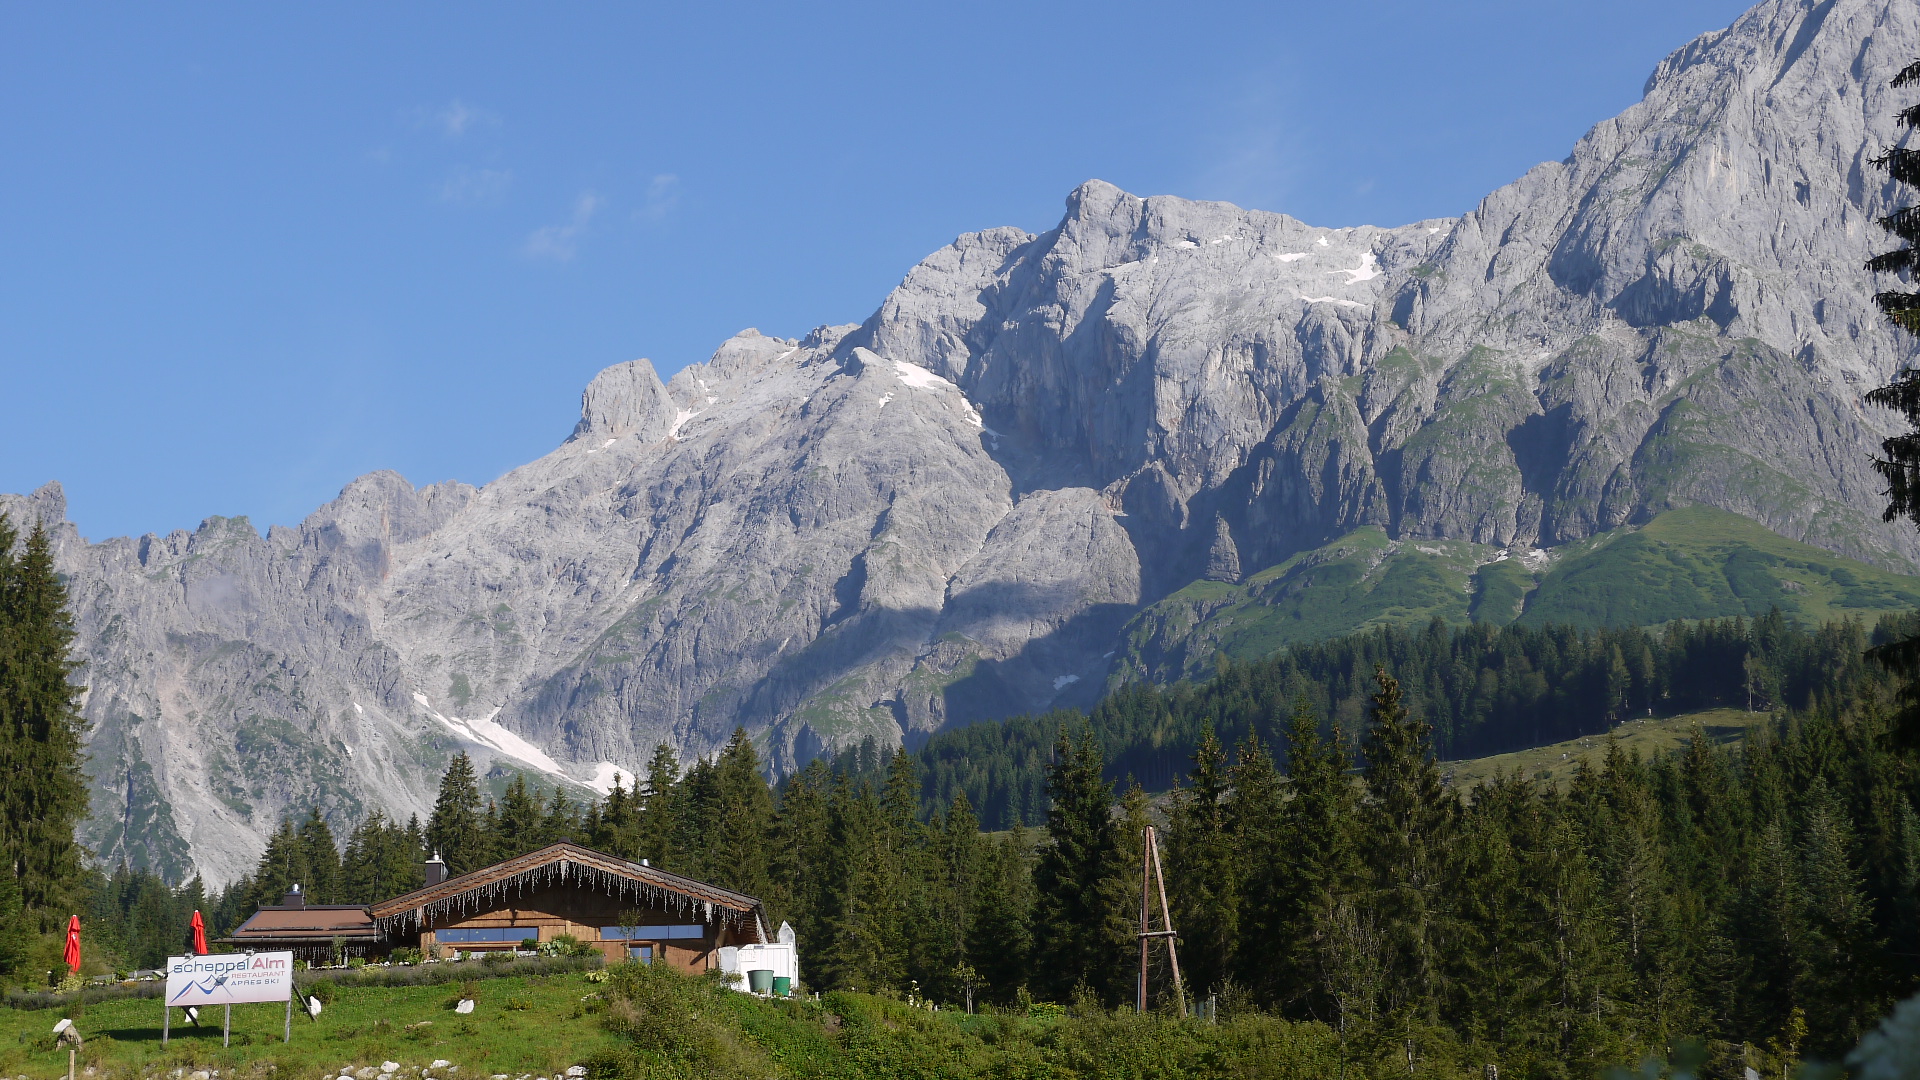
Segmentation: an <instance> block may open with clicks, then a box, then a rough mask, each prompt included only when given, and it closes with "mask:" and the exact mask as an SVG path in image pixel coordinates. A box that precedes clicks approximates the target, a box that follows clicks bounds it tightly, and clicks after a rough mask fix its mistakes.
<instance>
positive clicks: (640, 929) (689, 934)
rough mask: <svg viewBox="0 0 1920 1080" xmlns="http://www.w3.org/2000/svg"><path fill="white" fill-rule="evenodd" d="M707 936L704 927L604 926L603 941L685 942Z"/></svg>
mask: <svg viewBox="0 0 1920 1080" xmlns="http://www.w3.org/2000/svg"><path fill="white" fill-rule="evenodd" d="M706 936H707V928H706V927H704V926H603V927H601V928H600V940H601V941H622V940H626V941H684V940H686V939H688V938H703V937H706Z"/></svg>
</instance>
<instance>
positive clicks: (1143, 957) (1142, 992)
mask: <svg viewBox="0 0 1920 1080" xmlns="http://www.w3.org/2000/svg"><path fill="white" fill-rule="evenodd" d="M1149 883H1151V884H1152V885H1153V886H1154V888H1155V889H1156V890H1157V891H1158V892H1159V894H1160V925H1161V927H1162V929H1159V930H1155V929H1154V928H1153V919H1152V914H1151V910H1152V909H1151V908H1150V907H1149V906H1148V905H1149V902H1150V899H1151V894H1150V893H1149V892H1148V891H1147V886H1148V884H1149ZM1179 936H1180V935H1179V933H1178V932H1177V931H1175V930H1174V928H1173V912H1172V911H1171V910H1170V909H1169V908H1168V907H1167V882H1166V877H1165V876H1164V874H1163V873H1162V872H1161V869H1160V840H1159V838H1158V836H1157V835H1156V833H1155V830H1154V827H1153V826H1151V825H1149V826H1147V828H1146V832H1145V834H1144V835H1143V836H1142V837H1141V844H1140V982H1139V985H1138V987H1137V994H1136V996H1135V1003H1134V1004H1135V1008H1136V1009H1138V1010H1139V1011H1140V1012H1142V1013H1144V1012H1146V1011H1147V946H1148V944H1149V943H1151V942H1152V941H1153V939H1154V938H1164V939H1165V940H1166V942H1167V964H1168V966H1169V967H1171V968H1172V969H1173V993H1174V996H1175V997H1177V998H1179V1000H1180V1011H1181V1012H1182V1013H1184V1012H1186V1006H1187V992H1186V988H1185V987H1184V986H1182V985H1181V983H1180V954H1179V950H1178V949H1177V948H1176V947H1175V946H1174V939H1175V938H1177V937H1179Z"/></svg>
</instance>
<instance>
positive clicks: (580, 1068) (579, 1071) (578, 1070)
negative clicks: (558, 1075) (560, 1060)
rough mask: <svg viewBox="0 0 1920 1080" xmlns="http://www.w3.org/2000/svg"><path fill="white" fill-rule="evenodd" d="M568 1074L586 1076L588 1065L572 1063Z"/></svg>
mask: <svg viewBox="0 0 1920 1080" xmlns="http://www.w3.org/2000/svg"><path fill="white" fill-rule="evenodd" d="M567 1075H568V1076H576V1077H577V1076H585V1075H587V1067H586V1066H585V1065H572V1066H569V1067H568V1068H567Z"/></svg>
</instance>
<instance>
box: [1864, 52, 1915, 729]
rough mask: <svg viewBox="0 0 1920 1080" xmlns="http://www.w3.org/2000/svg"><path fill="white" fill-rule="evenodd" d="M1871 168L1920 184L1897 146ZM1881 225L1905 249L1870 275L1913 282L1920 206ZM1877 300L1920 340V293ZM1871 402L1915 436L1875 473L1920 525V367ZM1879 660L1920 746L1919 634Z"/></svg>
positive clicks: (1894, 505)
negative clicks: (1898, 684)
mask: <svg viewBox="0 0 1920 1080" xmlns="http://www.w3.org/2000/svg"><path fill="white" fill-rule="evenodd" d="M1915 83H1920V60H1916V61H1914V62H1913V63H1911V64H1909V65H1907V66H1906V67H1905V68H1902V69H1901V70H1900V73H1899V74H1897V75H1895V76H1894V77H1893V82H1892V85H1893V87H1894V88H1896V89H1898V88H1901V87H1905V86H1909V85H1912V84H1915ZM1898 122H1899V124H1900V125H1901V126H1902V127H1904V128H1907V129H1908V130H1912V129H1914V128H1916V127H1920V105H1910V106H1908V107H1907V108H1905V109H1903V110H1901V112H1900V114H1899V116H1898ZM1871 164H1873V165H1875V166H1877V167H1879V168H1881V169H1884V170H1886V173H1887V175H1888V177H1889V178H1891V179H1892V180H1893V181H1894V182H1895V183H1899V184H1906V185H1908V186H1914V185H1920V150H1915V149H1913V148H1910V147H1904V146H1890V147H1887V148H1886V149H1884V150H1883V151H1882V152H1881V154H1880V156H1879V157H1876V158H1873V159H1872V161H1871ZM1879 224H1880V227H1881V228H1883V229H1885V230H1886V231H1888V232H1890V233H1892V234H1893V235H1894V236H1896V237H1898V238H1899V239H1900V240H1902V241H1904V242H1905V245H1906V246H1904V247H1900V248H1896V249H1895V250H1893V251H1889V252H1886V253H1884V254H1880V255H1875V256H1874V257H1873V258H1872V259H1871V260H1869V261H1868V262H1867V269H1868V270H1870V271H1872V272H1873V273H1876V274H1898V275H1900V276H1901V277H1902V279H1910V277H1911V275H1912V273H1913V271H1914V270H1916V269H1920V262H1916V256H1915V248H1914V243H1915V242H1916V240H1920V205H1914V206H1906V207H1903V208H1901V209H1899V210H1896V211H1894V212H1893V213H1891V214H1888V215H1887V216H1885V217H1883V218H1881V219H1880V222H1879ZM1873 300H1874V303H1875V304H1877V305H1878V306H1879V308H1880V311H1881V312H1882V313H1883V314H1884V315H1885V316H1886V317H1887V321H1888V322H1891V323H1892V324H1893V325H1894V326H1896V327H1899V328H1900V329H1902V330H1905V331H1906V332H1907V333H1909V334H1920V292H1914V291H1910V290H1905V289H1883V290H1881V291H1880V292H1877V293H1875V294H1874V297H1873ZM1866 400H1867V403H1868V404H1870V405H1878V406H1881V407H1882V408H1887V409H1892V410H1894V411H1895V412H1898V413H1899V414H1900V415H1901V417H1902V418H1903V419H1905V420H1906V422H1907V427H1908V429H1909V430H1907V431H1905V432H1903V433H1901V434H1898V435H1893V436H1890V437H1888V438H1887V439H1885V440H1884V441H1882V442H1881V444H1880V451H1881V454H1882V455H1883V456H1881V457H1878V458H1875V459H1874V460H1873V468H1874V471H1875V472H1877V473H1879V474H1880V476H1881V478H1882V479H1884V480H1886V482H1887V491H1886V496H1887V510H1886V514H1885V518H1886V520H1888V521H1892V520H1893V519H1895V518H1897V517H1905V518H1907V519H1908V520H1909V521H1912V522H1913V523H1914V524H1915V525H1917V526H1920V430H1916V429H1920V368H1914V367H1907V368H1903V369H1901V370H1900V371H1899V372H1898V373H1897V374H1895V375H1894V378H1893V381H1892V382H1890V383H1888V384H1886V385H1885V386H1880V387H1876V388H1874V389H1872V390H1869V391H1868V392H1867V395H1866ZM1873 655H1874V657H1875V658H1876V659H1878V660H1879V661H1880V662H1881V663H1882V664H1884V665H1885V666H1886V667H1887V668H1889V669H1890V670H1892V671H1893V672H1894V673H1896V674H1897V675H1899V676H1900V677H1901V678H1902V679H1903V680H1904V681H1905V685H1904V686H1903V687H1902V688H1901V691H1900V704H1901V709H1900V713H1899V717H1898V721H1897V723H1896V725H1895V729H1894V738H1895V739H1896V740H1897V741H1899V742H1901V743H1903V744H1905V745H1907V746H1920V635H1915V634H1908V635H1904V636H1902V637H1900V638H1898V639H1896V640H1894V641H1891V642H1887V643H1885V644H1883V645H1880V646H1878V647H1876V648H1875V649H1874V650H1873Z"/></svg>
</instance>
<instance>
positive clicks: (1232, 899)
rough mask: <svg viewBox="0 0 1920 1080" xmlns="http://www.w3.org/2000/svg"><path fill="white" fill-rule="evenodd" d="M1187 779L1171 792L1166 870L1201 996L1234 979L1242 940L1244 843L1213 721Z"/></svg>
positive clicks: (1190, 972)
mask: <svg viewBox="0 0 1920 1080" xmlns="http://www.w3.org/2000/svg"><path fill="white" fill-rule="evenodd" d="M1189 779H1190V780H1191V781H1192V786H1191V787H1187V788H1176V789H1175V790H1174V794H1173V808H1172V811H1171V813H1170V814H1169V820H1168V825H1167V845H1166V846H1167V848H1168V851H1167V869H1168V871H1169V872H1170V873H1171V875H1172V879H1173V880H1172V881H1171V882H1170V891H1171V893H1172V894H1173V895H1172V900H1173V903H1174V926H1175V927H1177V928H1178V929H1179V931H1180V943H1181V949H1180V952H1181V956H1182V959H1183V960H1184V961H1185V964H1184V965H1183V966H1184V967H1185V969H1186V970H1185V972H1184V974H1185V975H1186V977H1187V981H1188V983H1189V984H1190V986H1191V988H1192V992H1193V994H1194V995H1195V996H1196V997H1200V996H1204V995H1206V994H1211V993H1215V992H1217V991H1218V990H1219V989H1220V988H1221V985H1222V984H1223V983H1224V982H1225V981H1226V979H1227V978H1228V977H1229V975H1230V973H1231V971H1232V965H1233V958H1234V957H1233V947H1234V943H1235V942H1236V941H1237V940H1239V937H1240V925H1239V924H1240V910H1239V909H1240V859H1239V847H1240V845H1239V842H1238V838H1237V837H1236V836H1235V835H1234V834H1233V832H1232V831H1231V826H1232V821H1233V817H1232V813H1231V807H1230V806H1229V799H1228V792H1229V788H1230V782H1229V776H1228V769H1227V755H1226V752H1225V751H1224V750H1222V749H1221V747H1220V740H1219V739H1218V738H1216V737H1215V736H1214V733H1213V726H1212V724H1210V723H1209V724H1208V725H1207V726H1206V727H1204V728H1202V729H1201V733H1200V746H1199V748H1198V749H1196V750H1195V751H1194V755H1193V772H1192V773H1190V774H1189Z"/></svg>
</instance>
